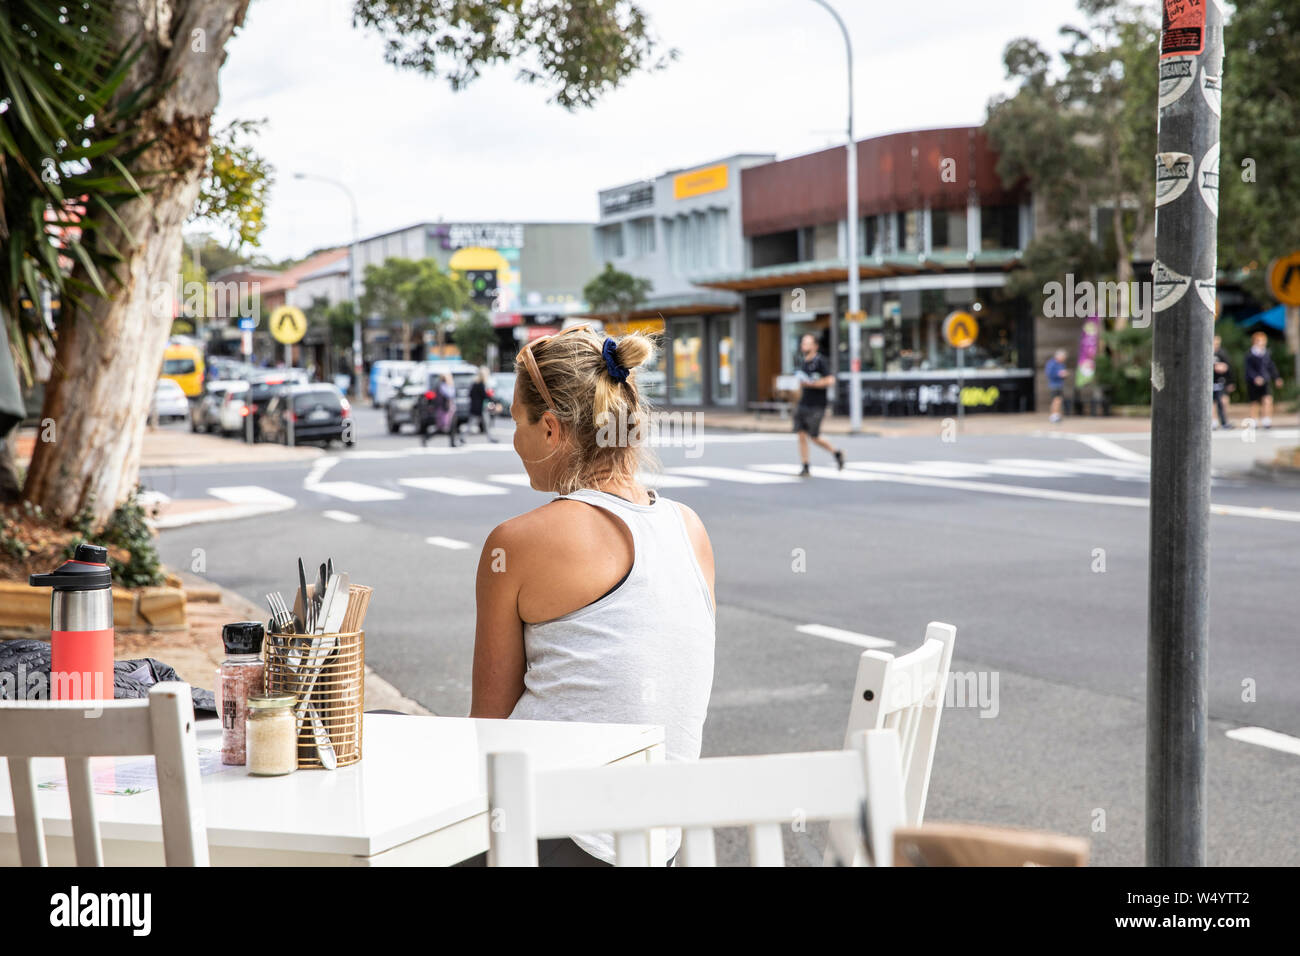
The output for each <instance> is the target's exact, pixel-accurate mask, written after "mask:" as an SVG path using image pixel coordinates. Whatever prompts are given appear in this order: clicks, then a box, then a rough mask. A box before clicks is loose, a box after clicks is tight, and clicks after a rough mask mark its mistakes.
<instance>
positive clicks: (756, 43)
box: [216, 0, 1083, 259]
mask: <svg viewBox="0 0 1300 956" xmlns="http://www.w3.org/2000/svg"><path fill="white" fill-rule="evenodd" d="M832 3H833V5H834V6H836V8H837V9H838V10H839V11H840V15H841V16H842V17H844V19H845V22H846V23H847V25H848V28H849V32H850V35H851V37H852V40H853V49H854V56H855V57H856V62H855V84H854V91H855V116H854V132H855V134H856V135H857V138H859V139H862V138H865V137H867V136H871V135H875V134H879V133H887V132H892V131H895V130H904V129H921V128H927V127H938V126H958V125H964V124H973V123H979V122H980V121H981V120H982V119H983V116H984V110H985V106H986V103H987V101H988V98H989V96H990V95H991V94H993V93H995V92H997V91H999V90H1002V89H1005V88H1006V86H1007V84H1006V81H1005V78H1004V74H1003V69H1002V50H1003V47H1004V46H1005V45H1006V43H1007V41H1009V40H1011V39H1013V38H1014V37H1017V36H1032V37H1035V38H1037V39H1038V40H1039V42H1041V43H1043V44H1044V45H1045V46H1046V47H1047V48H1048V49H1050V50H1053V51H1055V50H1056V49H1058V47H1059V43H1058V39H1057V30H1058V28H1059V27H1060V26H1061V25H1062V24H1064V23H1080V22H1082V21H1083V18H1082V16H1080V15H1079V13H1078V11H1077V9H1076V7H1075V2H1074V0H1022V2H1014V0H988V2H985V3H971V2H970V0H914V2H911V3H890V2H883V0H832ZM641 5H642V7H643V8H644V9H645V10H646V11H647V12H648V14H649V16H650V18H651V21H652V23H653V26H654V28H655V30H656V32H657V33H658V35H659V36H660V37H661V38H662V40H663V41H664V42H665V44H666V45H668V46H673V47H676V48H677V49H678V50H679V51H680V57H679V59H678V60H677V61H676V62H675V63H672V64H671V65H669V67H668V68H667V69H666V70H664V71H661V72H657V73H650V74H642V75H638V76H636V77H635V78H633V79H632V80H631V81H630V82H628V83H627V85H626V86H625V87H623V88H622V89H620V90H618V91H616V92H614V93H613V94H611V95H609V96H607V97H606V98H605V99H603V100H602V101H601V102H600V103H599V105H597V106H596V107H595V108H594V109H591V110H582V111H579V112H576V113H569V112H566V111H565V110H563V109H561V108H560V107H558V106H554V105H550V104H548V103H547V99H548V96H549V92H548V91H547V90H545V89H543V88H541V87H535V86H527V85H524V84H522V83H519V82H517V81H516V80H515V79H514V74H515V70H514V68H512V67H510V66H503V67H500V68H497V69H494V70H492V71H491V72H489V73H487V74H486V75H484V76H483V77H482V78H481V79H480V80H478V81H477V82H476V83H474V84H473V85H471V86H470V87H469V88H468V89H465V90H462V91H461V92H459V93H452V92H451V91H450V89H449V88H448V87H447V84H446V83H445V82H443V81H440V80H433V79H429V78H426V77H424V76H422V75H419V74H416V73H413V72H409V71H401V70H398V69H396V68H394V67H391V66H388V65H387V64H386V63H384V60H383V50H382V43H381V41H380V40H379V38H378V37H377V36H374V35H372V34H370V33H367V32H363V31H362V30H360V29H354V28H353V26H352V22H351V12H350V11H351V3H350V2H349V0H253V3H252V6H251V8H250V9H249V12H248V17H247V20H246V21H245V24H244V27H243V29H242V30H241V31H240V32H239V34H238V35H237V36H236V37H235V38H234V39H233V40H232V41H231V42H230V44H229V46H228V53H229V57H228V59H227V61H226V64H225V66H224V68H223V69H222V73H221V104H220V107H219V108H218V111H217V117H216V122H217V123H218V124H222V123H226V122H229V121H230V120H234V119H265V120H267V124H266V126H265V128H264V130H263V132H262V134H261V136H260V137H259V139H258V143H257V145H258V149H259V150H260V151H261V152H262V154H263V155H264V156H266V157H267V159H268V160H270V162H271V164H272V165H273V166H274V167H275V169H276V184H275V186H274V188H273V191H272V193H271V199H270V205H269V209H268V210H267V223H268V224H267V227H266V231H265V233H264V234H263V238H262V250H261V251H262V252H263V253H264V254H266V255H268V256H270V257H271V258H274V259H280V258H284V257H286V256H300V255H304V254H305V253H307V252H308V251H309V250H311V249H313V248H317V247H319V246H322V245H327V244H332V243H343V242H346V241H347V240H348V238H349V229H350V225H349V212H348V205H347V200H346V197H345V196H344V195H343V193H342V192H341V191H340V190H339V189H337V188H336V187H332V186H329V185H327V184H324V183H317V182H308V181H302V180H295V179H294V178H293V173H294V172H296V171H302V172H307V173H317V174H320V175H325V176H330V177H333V178H335V179H341V180H344V181H346V182H347V183H348V184H349V185H350V186H351V187H352V190H353V192H354V193H355V194H356V197H357V202H358V206H359V215H360V222H361V233H362V235H363V236H365V235H373V234H375V233H378V232H383V231H387V230H390V229H396V228H400V227H402V226H406V225H410V224H412V223H416V222H421V221H425V220H429V221H436V220H438V219H439V218H442V219H445V220H448V221H453V220H464V221H475V220H520V221H539V220H564V221H572V220H594V219H595V218H596V191H597V190H598V189H603V188H606V187H609V186H617V185H619V184H621V183H625V182H630V181H633V180H636V179H642V178H650V177H653V176H656V175H658V174H660V173H662V172H664V171H666V170H669V169H676V168H682V167H688V166H693V165H698V164H700V163H703V162H706V161H708V160H712V159H718V158H721V157H723V156H727V155H730V154H732V153H737V152H771V153H776V154H777V155H778V156H780V157H786V156H793V155H798V154H800V153H805V152H810V151H812V150H817V149H822V148H824V147H826V146H830V145H834V144H836V143H838V142H842V141H843V132H842V131H843V129H844V125H845V118H846V88H845V87H846V85H845V63H844V48H843V43H842V40H841V37H840V34H839V31H838V29H837V28H836V26H835V23H834V21H833V20H832V19H831V17H830V15H829V14H827V13H826V11H825V10H823V9H822V8H820V7H819V6H818V5H817V4H815V3H813V2H812V0H641Z"/></svg>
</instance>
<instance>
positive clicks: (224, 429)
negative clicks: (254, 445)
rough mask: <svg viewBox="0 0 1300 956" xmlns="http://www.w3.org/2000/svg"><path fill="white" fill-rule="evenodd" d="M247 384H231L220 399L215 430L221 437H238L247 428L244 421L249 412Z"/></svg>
mask: <svg viewBox="0 0 1300 956" xmlns="http://www.w3.org/2000/svg"><path fill="white" fill-rule="evenodd" d="M248 388H249V386H248V383H247V382H232V383H231V385H230V388H228V389H226V391H225V392H224V393H223V395H222V397H221V405H220V407H219V409H218V411H217V428H218V429H219V430H220V432H221V434H223V435H227V436H229V435H240V434H243V433H244V431H245V429H246V428H247V427H248V426H247V425H246V424H245V423H244V419H245V418H247V417H248V415H249V414H250V412H251V409H250V408H249V405H248V402H247V401H245V399H247V398H248Z"/></svg>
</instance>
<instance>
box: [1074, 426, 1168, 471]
mask: <svg viewBox="0 0 1300 956" xmlns="http://www.w3.org/2000/svg"><path fill="white" fill-rule="evenodd" d="M1069 437H1070V438H1073V439H1074V440H1075V441H1077V442H1079V443H1081V444H1084V445H1087V446H1088V447H1089V448H1091V449H1092V450H1093V451H1095V452H1098V453H1100V454H1102V455H1105V456H1106V457H1107V458H1115V459H1118V460H1119V461H1134V462H1142V463H1144V464H1146V466H1147V467H1148V468H1149V467H1150V466H1151V459H1150V458H1148V457H1147V456H1146V455H1143V454H1140V453H1139V452H1136V451H1133V450H1132V449H1131V448H1124V447H1123V446H1122V445H1117V444H1115V442H1113V441H1112V440H1111V439H1109V438H1103V437H1102V436H1101V435H1070V436H1069ZM1146 437H1147V438H1150V437H1151V436H1150V434H1148V435H1147V436H1146Z"/></svg>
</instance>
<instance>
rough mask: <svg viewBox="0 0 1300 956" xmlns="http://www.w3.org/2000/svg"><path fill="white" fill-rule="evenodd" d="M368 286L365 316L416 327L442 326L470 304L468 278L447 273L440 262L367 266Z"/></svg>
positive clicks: (389, 261) (401, 261)
mask: <svg viewBox="0 0 1300 956" xmlns="http://www.w3.org/2000/svg"><path fill="white" fill-rule="evenodd" d="M365 285H366V291H365V293H364V294H363V295H362V297H361V311H362V313H363V314H364V315H368V316H379V317H381V318H385V319H390V320H396V321H398V322H403V323H411V324H413V325H416V326H419V325H421V324H423V323H426V322H427V323H431V324H432V325H434V326H440V325H442V324H443V323H444V322H445V321H446V320H447V319H448V318H449V317H450V315H451V314H453V313H455V312H459V311H460V310H462V309H464V308H465V307H466V306H467V305H468V304H469V284H468V283H467V282H466V281H465V279H464V277H463V276H460V275H456V274H454V273H450V272H444V271H443V270H442V268H441V267H440V266H439V265H438V261H437V260H436V259H397V258H390V259H385V260H384V262H383V263H382V264H381V265H377V266H375V265H370V266H366V274H365Z"/></svg>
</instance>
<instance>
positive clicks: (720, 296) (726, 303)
mask: <svg viewBox="0 0 1300 956" xmlns="http://www.w3.org/2000/svg"><path fill="white" fill-rule="evenodd" d="M740 307H741V303H740V299H739V297H738V296H736V295H733V294H731V293H730V292H713V291H710V290H707V289H700V290H698V291H696V292H692V293H687V294H685V295H665V296H658V297H651V298H649V299H647V300H646V301H644V302H642V303H641V304H640V305H638V306H637V307H636V308H635V309H633V310H632V311H631V312H627V313H624V314H621V315H620V314H619V313H616V312H581V313H578V314H579V315H580V316H581V317H583V318H587V319H599V320H600V321H602V322H618V321H621V320H624V319H626V320H628V321H629V322H631V321H633V320H642V319H644V320H652V319H663V318H668V317H670V316H675V315H715V314H718V313H722V312H738V311H740Z"/></svg>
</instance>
